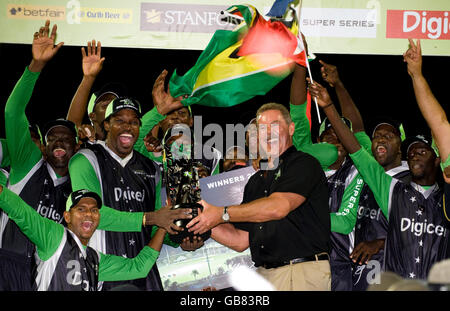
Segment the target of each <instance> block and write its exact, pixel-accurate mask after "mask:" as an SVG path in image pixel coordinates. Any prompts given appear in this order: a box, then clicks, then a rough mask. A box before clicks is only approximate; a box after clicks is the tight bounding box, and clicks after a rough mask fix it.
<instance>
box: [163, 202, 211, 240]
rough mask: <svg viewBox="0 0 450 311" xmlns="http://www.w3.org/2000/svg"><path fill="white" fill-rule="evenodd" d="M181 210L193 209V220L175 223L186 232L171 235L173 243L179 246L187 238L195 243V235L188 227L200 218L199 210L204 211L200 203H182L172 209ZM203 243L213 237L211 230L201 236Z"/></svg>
mask: <svg viewBox="0 0 450 311" xmlns="http://www.w3.org/2000/svg"><path fill="white" fill-rule="evenodd" d="M179 208H190V209H192V212H191V215H192V218H191V219H178V220H176V221H175V224H176V225H177V226H178V227H182V228H183V229H184V230H183V231H180V232H178V233H177V234H170V235H169V238H170V240H171V241H172V242H174V243H177V244H181V242H183V240H184V239H185V238H189V239H190V240H191V241H193V237H194V233H193V232H189V231H188V230H187V229H186V225H187V224H188V223H189V222H190V221H191V220H192V219H193V218H195V217H197V216H198V209H200V210H203V206H201V205H200V204H198V203H181V204H177V205H175V206H174V207H172V209H179ZM199 236H200V237H201V238H202V240H203V241H206V240H208V239H209V238H210V237H211V230H209V231H206V232H205V233H203V234H200V235H199Z"/></svg>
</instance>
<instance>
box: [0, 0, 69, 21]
mask: <svg viewBox="0 0 450 311" xmlns="http://www.w3.org/2000/svg"><path fill="white" fill-rule="evenodd" d="M6 11H7V12H6V15H7V18H11V19H22V20H36V19H38V20H46V19H50V20H54V21H64V20H65V19H66V8H65V6H50V5H28V4H7V6H6Z"/></svg>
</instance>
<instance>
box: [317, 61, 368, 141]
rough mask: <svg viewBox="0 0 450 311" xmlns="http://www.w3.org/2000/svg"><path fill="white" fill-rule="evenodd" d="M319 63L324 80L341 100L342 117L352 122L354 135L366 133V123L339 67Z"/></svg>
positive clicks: (322, 62)
mask: <svg viewBox="0 0 450 311" xmlns="http://www.w3.org/2000/svg"><path fill="white" fill-rule="evenodd" d="M319 62H320V63H321V64H322V68H320V71H321V73H322V78H323V79H324V80H325V81H326V82H327V83H328V84H329V85H330V86H331V87H334V88H335V90H336V95H337V97H338V100H339V105H340V107H341V112H342V116H344V117H346V118H347V119H349V120H350V121H351V122H352V128H353V132H354V133H357V132H362V131H364V122H363V119H362V117H361V114H360V113H359V110H358V108H357V107H356V105H355V103H354V102H353V99H352V97H351V96H350V94H349V93H348V91H347V89H346V88H345V86H344V83H343V82H342V81H341V79H340V78H339V73H338V70H337V67H336V66H334V65H330V64H327V63H325V62H324V61H322V60H319Z"/></svg>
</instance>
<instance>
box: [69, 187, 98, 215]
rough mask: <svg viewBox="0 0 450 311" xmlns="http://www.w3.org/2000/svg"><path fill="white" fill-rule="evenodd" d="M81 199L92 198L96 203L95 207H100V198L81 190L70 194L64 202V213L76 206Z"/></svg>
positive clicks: (90, 192)
mask: <svg viewBox="0 0 450 311" xmlns="http://www.w3.org/2000/svg"><path fill="white" fill-rule="evenodd" d="M82 198H93V199H94V200H95V201H97V207H98V208H101V207H102V199H101V198H100V196H99V195H98V194H97V193H95V192H92V191H89V190H86V189H81V190H77V191H74V192H72V193H71V194H70V195H69V197H68V198H67V202H66V212H68V211H69V210H70V209H71V208H72V207H74V206H75V205H77V204H78V202H80V200H81V199H82Z"/></svg>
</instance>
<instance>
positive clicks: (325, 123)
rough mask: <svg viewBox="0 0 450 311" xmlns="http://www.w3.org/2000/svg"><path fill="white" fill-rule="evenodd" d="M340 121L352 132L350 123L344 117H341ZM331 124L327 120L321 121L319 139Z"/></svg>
mask: <svg viewBox="0 0 450 311" xmlns="http://www.w3.org/2000/svg"><path fill="white" fill-rule="evenodd" d="M341 119H342V121H343V122H344V123H345V124H346V125H347V126H348V127H349V129H350V131H353V129H352V122H351V121H350V120H349V119H347V118H346V117H341ZM331 126H332V125H331V123H330V121H329V120H328V118H325V119H323V121H322V123H321V124H320V128H319V137H320V136H321V135H322V133H323V132H325V131H326V130H328V129H329V128H330V127H331Z"/></svg>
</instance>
